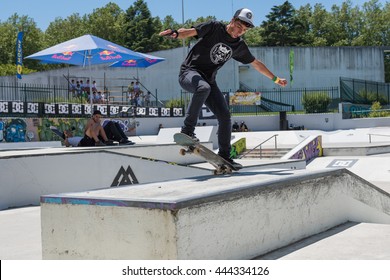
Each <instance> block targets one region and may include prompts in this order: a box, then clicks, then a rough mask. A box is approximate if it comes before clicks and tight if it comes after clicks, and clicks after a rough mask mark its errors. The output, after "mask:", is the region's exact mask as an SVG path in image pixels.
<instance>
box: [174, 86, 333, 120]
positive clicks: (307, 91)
mask: <svg viewBox="0 0 390 280" xmlns="http://www.w3.org/2000/svg"><path fill="white" fill-rule="evenodd" d="M247 91H251V92H260V93H261V102H260V103H259V104H253V105H236V104H235V105H232V104H230V110H231V112H232V113H233V114H247V115H261V114H268V113H269V112H282V111H286V112H296V111H305V108H304V106H303V99H304V98H305V97H308V96H313V97H315V96H317V95H318V94H322V95H325V96H328V97H329V103H328V104H326V105H325V108H320V110H318V112H338V103H339V102H340V93H339V88H338V87H320V88H301V89H289V88H279V89H262V90H256V89H255V90H247ZM222 92H224V93H225V96H226V100H227V101H228V102H229V95H230V93H233V91H232V90H224V91H222ZM190 99H191V93H189V92H184V91H182V95H181V100H182V104H183V106H184V107H185V108H186V107H187V106H188V103H189V100H190Z"/></svg>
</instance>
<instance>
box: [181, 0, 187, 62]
mask: <svg viewBox="0 0 390 280" xmlns="http://www.w3.org/2000/svg"><path fill="white" fill-rule="evenodd" d="M181 21H182V27H184V0H181ZM181 41H182V45H183V59H184V58H185V57H186V46H185V40H184V38H183V39H181Z"/></svg>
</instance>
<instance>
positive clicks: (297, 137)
mask: <svg viewBox="0 0 390 280" xmlns="http://www.w3.org/2000/svg"><path fill="white" fill-rule="evenodd" d="M275 134H278V146H279V147H289V148H292V147H294V146H295V145H297V144H298V143H299V142H300V141H302V139H304V138H305V137H307V136H309V135H318V134H321V135H322V139H323V147H324V149H325V148H334V149H336V150H335V151H336V152H334V153H333V155H325V156H324V157H320V158H317V159H315V160H313V161H312V162H310V163H309V164H308V165H307V167H306V169H307V170H322V169H326V168H333V167H332V162H334V161H335V160H339V161H341V162H349V163H351V164H350V165H347V167H346V168H347V169H349V170H350V171H352V172H353V173H355V174H356V175H358V176H360V177H361V178H363V179H364V180H366V181H368V182H370V183H372V184H374V185H375V186H376V187H378V188H380V189H382V190H383V191H385V192H387V193H390V164H389V162H390V150H389V151H388V152H384V153H381V154H375V155H360V154H359V152H358V151H359V150H364V149H366V148H367V147H375V146H384V147H386V146H387V145H388V146H389V147H390V127H377V128H361V129H349V130H338V131H331V132H324V131H310V130H302V131H267V132H246V133H235V134H233V136H234V137H237V138H238V137H246V139H247V147H248V148H251V147H255V146H256V145H257V144H259V141H260V139H264V138H267V137H268V136H272V135H275ZM369 134H372V135H376V136H372V138H371V143H370V142H369ZM386 135H388V136H389V137H388V136H386ZM156 138H157V136H142V137H130V138H129V139H130V140H132V141H134V142H136V143H137V144H153V143H155V141H156ZM337 149H339V150H340V151H342V149H347V151H355V152H340V154H339V155H338V154H337ZM389 149H390V148H389ZM251 161H253V160H249V159H240V160H238V162H240V163H241V164H243V165H244V166H245V165H247V164H249V163H250V162H251ZM257 161H259V162H261V161H262V160H257ZM243 180H245V177H243ZM0 225H1V230H0V259H2V260H39V259H42V247H41V244H42V243H41V228H40V227H41V224H40V207H39V206H30V207H21V208H14V209H6V210H2V211H0ZM256 259H260V260H390V224H371V223H354V222H348V223H345V224H342V225H339V226H337V227H335V228H332V229H330V230H327V231H326V232H322V233H319V234H316V235H314V236H310V237H308V238H305V239H303V240H300V241H298V242H296V243H294V244H291V245H289V246H286V247H284V248H281V249H278V250H276V251H273V252H270V253H268V254H266V255H262V256H259V257H258V258H256Z"/></svg>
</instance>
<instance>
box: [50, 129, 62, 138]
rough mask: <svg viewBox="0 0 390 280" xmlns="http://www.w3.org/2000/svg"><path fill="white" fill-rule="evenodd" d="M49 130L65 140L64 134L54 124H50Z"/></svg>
mask: <svg viewBox="0 0 390 280" xmlns="http://www.w3.org/2000/svg"><path fill="white" fill-rule="evenodd" d="M50 130H51V131H52V132H53V133H54V134H55V135H57V136H58V137H60V138H61V139H62V140H65V135H64V133H63V132H62V131H60V130H59V129H58V128H56V127H55V126H50Z"/></svg>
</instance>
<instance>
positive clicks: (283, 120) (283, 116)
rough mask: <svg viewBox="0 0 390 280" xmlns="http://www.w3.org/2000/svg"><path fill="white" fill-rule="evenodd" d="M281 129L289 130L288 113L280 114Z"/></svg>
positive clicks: (282, 112)
mask: <svg viewBox="0 0 390 280" xmlns="http://www.w3.org/2000/svg"><path fill="white" fill-rule="evenodd" d="M279 129H280V130H288V120H287V113H286V111H281V112H279Z"/></svg>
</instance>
